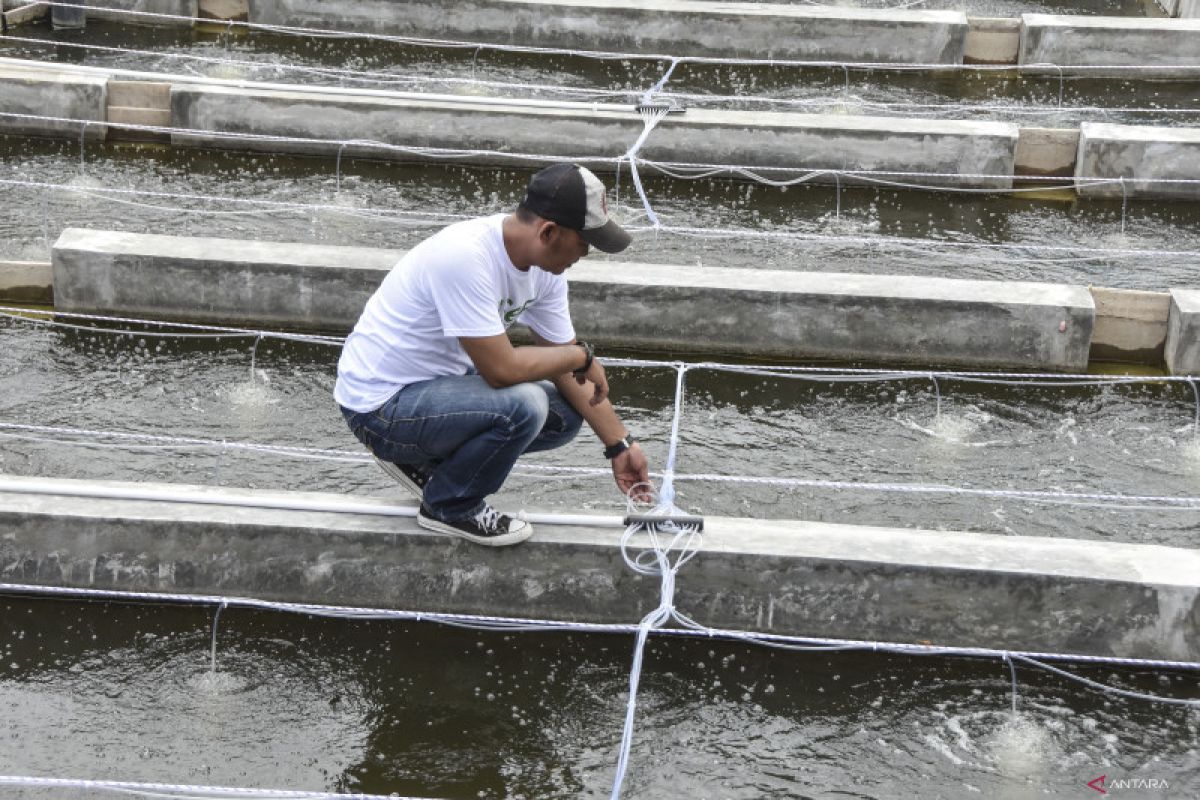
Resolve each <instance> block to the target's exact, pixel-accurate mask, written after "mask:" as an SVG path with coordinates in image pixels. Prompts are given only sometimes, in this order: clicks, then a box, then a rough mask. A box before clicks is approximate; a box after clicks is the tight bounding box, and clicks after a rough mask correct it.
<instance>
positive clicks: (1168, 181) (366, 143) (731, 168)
mask: <svg viewBox="0 0 1200 800" xmlns="http://www.w3.org/2000/svg"><path fill="white" fill-rule="evenodd" d="M457 99H459V100H461V99H462V98H457ZM613 110H620V111H625V110H629V109H628V107H626V106H613ZM655 111H658V109H655ZM639 113H640V114H641V115H642V116H643V118H644V116H645V112H643V111H640V110H639ZM0 117H3V118H8V119H21V120H33V121H38V122H53V123H61V124H64V125H73V126H74V125H78V126H80V128H81V130H83V129H86V128H87V127H89V126H97V127H110V128H117V129H121V130H132V131H141V132H147V133H166V134H179V135H183V136H193V137H211V138H215V139H230V140H234V141H255V142H280V143H285V144H316V145H325V146H329V147H330V148H331V149H332V147H333V146H335V145H336V146H340V147H351V146H353V147H362V148H371V149H380V150H387V151H392V152H398V153H403V154H405V155H411V156H418V157H424V158H447V159H459V158H462V159H467V158H476V157H487V158H496V159H515V160H518V161H532V162H561V161H575V162H581V163H589V164H612V165H614V166H615V165H617V164H619V163H621V162H624V161H627V160H629V156H628V151H627V152H626V153H625V154H622V155H620V156H598V155H553V154H548V153H523V152H514V151H511V150H490V149H486V148H453V147H418V146H411V145H399V144H391V143H388V142H380V141H376V140H368V139H322V138H318V137H308V136H282V135H274V134H260V133H241V132H235V131H217V130H207V129H201V128H176V127H172V126H167V125H142V124H137V123H132V122H107V121H105V120H94V119H80V118H76V117H60V116H48V115H43V114H23V113H16V112H2V113H0ZM657 121H658V120H655V123H656V124H657ZM647 135H648V132H647V131H646V130H644V129H643V132H642V137H643V142H644V137H645V136H647ZM639 149H640V145H639ZM637 160H638V162H639V163H640V164H642V165H643V166H646V167H649V168H652V169H654V170H657V171H659V172H662V173H663V174H666V175H669V176H670V177H673V178H678V179H680V180H704V179H708V178H711V177H713V176H715V175H718V174H722V173H727V174H735V175H741V176H744V177H746V178H748V179H751V180H755V181H756V182H762V183H768V184H770V185H775V186H787V185H792V184H793V183H796V182H804V181H808V180H811V179H812V178H813V177H814V176H819V175H838V176H842V177H849V178H858V179H862V180H867V179H868V178H876V179H878V180H879V181H881V182H883V180H884V179H883V177H882V176H890V177H893V178H939V179H954V180H975V181H978V180H1000V181H1036V182H1041V183H1062V184H1064V185H1066V184H1071V185H1074V186H1085V187H1087V186H1105V185H1110V184H1117V185H1120V184H1121V183H1122V182H1127V183H1141V184H1147V185H1165V186H1190V185H1196V184H1200V178H1160V177H1154V176H1139V175H1133V176H1128V177H1116V178H1105V177H1093V176H1080V175H1076V176H1067V177H1054V176H1034V175H1011V174H1001V173H987V172H933V171H920V170H879V169H845V168H839V167H813V166H803V167H801V166H769V165H764V166H750V165H746V164H713V163H702V162H679V161H652V160H649V159H645V158H640V157H639V158H638V159H637ZM689 170H690V171H692V172H689ZM697 171H698V172H697ZM762 172H784V173H797V172H798V173H802V176H801V177H800V178H796V179H791V181H790V182H787V181H779V180H773V179H770V178H767V177H765V176H763V175H762V174H761V173H762ZM892 185H897V186H904V187H908V188H919V189H930V190H939V191H942V190H951V189H953V188H955V187H946V186H942V185H936V184H930V185H919V184H911V183H895V184H892ZM958 188H961V187H958ZM1045 190H1046V187H1044V186H1041V187H1034V188H1032V189H1030V188H1026V189H1022V190H1016V189H1013V188H1002V187H997V188H995V189H988V190H986V191H988V192H991V193H997V194H1005V193H1011V192H1014V191H1045ZM972 191H978V190H972Z"/></svg>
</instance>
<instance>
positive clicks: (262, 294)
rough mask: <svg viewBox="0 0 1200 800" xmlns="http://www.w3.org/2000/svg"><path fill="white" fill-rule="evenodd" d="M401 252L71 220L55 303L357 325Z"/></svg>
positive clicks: (60, 249) (194, 317) (61, 250)
mask: <svg viewBox="0 0 1200 800" xmlns="http://www.w3.org/2000/svg"><path fill="white" fill-rule="evenodd" d="M401 255H402V253H400V252H397V251H389V250H378V249H374V248H366V247H331V246H321V245H303V244H277V243H274V242H258V241H245V240H240V239H209V238H191V237H176V236H159V235H154V234H134V233H123V232H120V231H91V230H83V229H78V228H68V229H66V230H65V231H63V232H62V234H61V235H60V236H59V238H58V241H57V242H55V244H54V248H53V251H52V263H53V265H54V297H55V307H56V308H57V309H59V310H61V311H82V312H110V313H112V312H118V311H119V312H121V313H128V314H144V315H147V316H150V317H157V318H169V319H178V320H183V321H189V322H236V323H249V322H251V321H255V320H257V321H259V322H261V323H262V324H264V325H280V326H285V327H291V328H304V329H309V330H349V328H350V327H352V326H353V325H354V322H355V320H357V319H358V315H359V314H360V313H362V307H363V305H364V304H365V303H366V300H367V298H368V297H370V295H371V293H372V292H374V291H375V289H376V288H377V287H378V286H379V282H380V281H381V280H382V279H383V275H384V274H385V273H386V272H387V270H388V269H390V268H391V266H392V265H393V264H395V263H396V261H397V259H399V258H400V256H401Z"/></svg>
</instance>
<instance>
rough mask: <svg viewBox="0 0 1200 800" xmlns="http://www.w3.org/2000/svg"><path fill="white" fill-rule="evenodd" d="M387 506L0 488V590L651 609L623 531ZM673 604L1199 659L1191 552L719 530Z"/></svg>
mask: <svg viewBox="0 0 1200 800" xmlns="http://www.w3.org/2000/svg"><path fill="white" fill-rule="evenodd" d="M163 497H171V498H172V499H171V500H164V499H156V498H163ZM322 504H330V505H333V506H337V507H338V508H339V510H337V511H332V510H325V511H321V510H313V509H314V507H320V506H321V505H322ZM381 504H383V503H381V501H380V500H379V499H377V498H375V499H365V498H364V499H357V498H348V497H346V496H345V495H319V494H313V493H282V492H262V491H253V490H240V489H217V488H212V487H200V486H177V485H170V486H168V485H162V486H158V485H155V484H145V483H138V484H120V483H115V482H104V483H92V482H88V481H70V480H51V479H39V478H17V477H10V476H0V525H2V526H3V528H4V530H5V536H4V537H3V538H0V581H3V582H6V583H19V584H24V585H30V586H72V587H82V588H95V589H117V590H128V591H139V592H173V593H185V594H215V595H223V596H240V597H255V598H259V599H266V600H276V601H289V602H317V603H326V604H345V605H359V606H369V607H384V608H399V609H404V610H410V611H437V612H443V613H476V614H488V615H500V616H504V615H508V616H516V617H525V618H528V617H538V618H548V619H559V620H572V621H579V622H598V623H635V622H637V621H638V620H639V619H641V617H642V616H643V615H644V614H646V613H647V612H648V611H650V610H651V609H652V608H654V607H655V606H656V605H657V603H658V582H657V580H656V579H654V578H644V577H640V576H638V575H636V574H635V573H633V572H632V571H630V570H629V569H628V568H627V567H626V566H625V564H624V562H623V560H622V558H621V553H620V547H619V538H620V536H619V529H618V528H614V527H598V526H597V527H590V526H563V525H544V524H540V523H539V524H538V525H537V526H536V530H535V533H534V536H533V538H532V539H530V540H529V541H527V542H525V543H524V544H522V545H520V546H519V547H514V548H482V547H477V546H473V545H470V544H468V543H465V542H462V541H459V540H456V539H449V538H445V537H441V536H438V535H435V534H431V533H430V532H428V531H425V530H423V529H421V528H418V527H417V526H416V524H415V521H414V520H412V519H411V518H407V517H403V516H395V515H393V514H388V513H382V510H381V509H380V508H379V507H380V505H381ZM383 505H386V504H383ZM389 508H391V510H392V511H393V512H396V511H397V509H395V508H393V507H389ZM410 511H411V509H410ZM617 519H619V517H618V518H617ZM637 542H638V543H641V540H637ZM675 605H676V607H677V608H678V609H679V610H680V611H682V612H683V613H685V614H687V615H689V616H691V617H693V618H694V619H695V620H697V621H698V622H700V623H702V624H705V625H709V626H712V627H721V628H733V629H742V630H756V631H768V632H772V633H779V634H789V635H801V636H815V637H835V638H848V639H858V640H868V641H871V640H879V641H889V642H921V641H923V642H929V643H933V644H937V645H949V646H964V647H967V646H973V647H991V648H1001V649H1013V650H1032V651H1041V652H1064V653H1076V654H1083V655H1097V656H1118V657H1133V658H1158V659H1172V660H1191V661H1196V660H1200V553H1198V552H1197V551H1195V550H1191V549H1182V548H1170V547H1162V546H1155V545H1141V544H1113V543H1101V542H1085V541H1077V540H1070V539H1056V538H1031V537H1022V536H997V535H989V534H974V533H962V532H953V531H922V530H912V529H889V528H870V527H859V526H851V525H835V524H826V523H810V522H793V521H780V520H757V519H737V518H709V519H706V520H705V531H704V537H703V542H702V544H701V546H700V551H699V553H698V554H697V555H696V556H695V557H694V558H693V559H692V560H691V561H689V562H688V563H687V564H686V566H685V567H684V568H683V569H682V570H681V571H680V572H679V575H678V579H677V584H676V592H675Z"/></svg>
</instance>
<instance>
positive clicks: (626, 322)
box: [53, 228, 1095, 370]
mask: <svg viewBox="0 0 1200 800" xmlns="http://www.w3.org/2000/svg"><path fill="white" fill-rule="evenodd" d="M399 256H400V253H397V252H395V251H387V250H369V249H366V248H354V247H328V246H323V247H313V246H309V245H302V244H293V245H289V244H276V243H265V242H244V241H239V240H230V239H210V238H186V237H173V236H160V235H152V234H131V233H122V232H116V231H91V230H85V229H74V228H72V229H67V230H66V231H64V232H63V233H62V235H61V236H60V237H59V239H58V241H57V242H56V243H55V245H54V248H53V265H54V302H55V307H56V308H58V309H60V310H62V311H75V312H84V313H103V314H121V315H144V316H147V317H150V318H160V319H179V320H188V321H195V322H221V323H234V324H242V325H277V326H286V327H291V328H307V329H320V330H336V331H341V332H345V331H348V330H349V329H350V328H351V327H353V325H354V323H355V322H356V321H357V319H358V316H359V314H360V313H361V311H362V308H363V306H364V305H365V304H366V301H367V299H368V298H369V297H370V295H371V293H372V292H374V291H375V289H376V288H377V287H378V285H379V283H380V281H381V280H382V279H383V276H384V274H386V272H387V270H388V269H389V268H390V267H391V266H392V264H393V263H394V262H395V261H396V260H397V259H398V258H399ZM568 280H569V281H570V283H571V308H572V316H573V317H574V319H575V324H576V328H577V329H578V330H579V331H580V335H581V336H583V337H586V338H588V339H589V340H594V341H596V342H598V343H602V344H608V345H620V346H623V347H641V348H647V349H651V348H652V349H657V350H683V351H693V352H721V353H736V354H744V355H756V356H766V355H770V356H782V357H787V358H823V359H839V360H850V359H854V360H866V361H872V362H887V363H920V364H959V365H966V366H995V367H1022V368H1029V369H1054V370H1081V369H1084V368H1086V366H1087V363H1088V353H1089V347H1090V343H1091V339H1092V328H1093V325H1094V320H1095V304H1094V302H1093V300H1092V296H1091V294H1090V293H1089V291H1088V290H1087V288H1086V287H1082V286H1063V285H1057V284H1045V283H1018V282H1001V281H973V280H951V279H945V278H915V277H896V276H880V275H844V274H837V273H805V272H791V271H787V270H748V269H722V268H715V267H704V268H700V267H689V266H670V265H656V264H636V263H623V262H615V261H602V262H586V261H585V262H581V263H579V264H576V265H575V266H574V267H572V268H571V271H570V272H569V273H568Z"/></svg>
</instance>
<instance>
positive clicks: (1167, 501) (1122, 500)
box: [0, 422, 1200, 513]
mask: <svg viewBox="0 0 1200 800" xmlns="http://www.w3.org/2000/svg"><path fill="white" fill-rule="evenodd" d="M0 431H9V432H14V433H32V434H46V435H53V436H67V437H84V438H87V439H92V440H94V441H96V442H102V441H104V440H108V439H112V440H117V441H122V442H133V443H136V446H138V447H140V446H142V445H143V444H145V443H151V444H153V445H155V447H154V448H153V449H164V448H171V447H181V448H196V447H198V448H210V449H219V450H222V451H233V452H251V453H261V454H268V455H276V456H282V457H286V458H311V459H317V460H325V461H334V462H353V463H363V464H370V463H372V462H371V459H370V458H369V456H366V455H360V454H356V453H351V452H348V451H345V450H338V449H328V448H316V447H297V446H290V445H276V444H263V443H258V442H243V441H237V440H229V439H221V440H216V439H201V438H194V437H184V436H167V435H163V434H149V433H137V432H129V431H111V430H93V429H87V428H74V427H69V426H58V425H33V424H24V423H15V422H0ZM35 440H36V439H35ZM50 441H53V442H55V443H58V444H63V443H67V444H77V443H76V442H64V441H63V440H62V439H51V440H50ZM84 444H86V443H84ZM123 447H124V445H123ZM668 459H670V456H668ZM518 469H519V470H523V471H525V472H527V473H529V474H536V473H541V472H549V473H559V474H562V475H567V476H572V475H574V476H594V475H606V474H608V471H607V470H604V469H600V468H587V467H559V466H553V465H536V464H523V465H520V466H519V467H518ZM657 474H658V473H656V475H657ZM661 475H662V477H663V479H664V492H670V493H671V495H672V496H673V494H674V488H673V484H674V482H676V481H684V482H693V483H700V482H710V483H732V484H746V485H761V486H779V487H785V488H808V489H827V490H847V491H862V492H874V493H899V494H935V495H936V494H940V495H951V496H971V497H990V498H1001V499H1011V500H1027V501H1032V502H1050V503H1074V504H1078V505H1089V504H1090V505H1095V506H1097V507H1101V508H1110V509H1113V510H1120V509H1121V508H1122V507H1125V508H1128V509H1129V510H1145V509H1154V510H1162V511H1175V510H1177V511H1197V510H1200V497H1186V496H1185V497H1174V496H1162V495H1123V494H1111V493H1101V492H1064V491H1045V490H1035V489H987V488H978V489H977V488H970V487H962V486H949V485H943V484H910V483H872V482H865V481H830V480H818V479H815V478H814V479H809V478H789V477H771V476H751V475H719V474H712V473H695V474H688V473H684V474H677V473H675V471H674V467H673V462H672V461H670V460H668V466H667V469H665V470H664V471H663V473H661ZM663 513H667V512H663ZM671 513H678V512H677V511H676V512H671Z"/></svg>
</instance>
